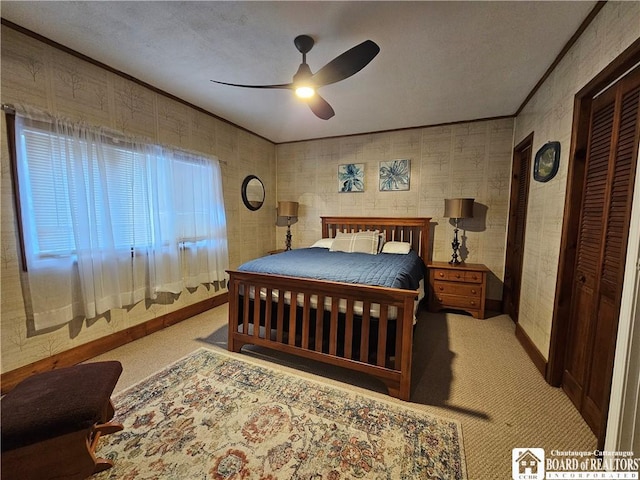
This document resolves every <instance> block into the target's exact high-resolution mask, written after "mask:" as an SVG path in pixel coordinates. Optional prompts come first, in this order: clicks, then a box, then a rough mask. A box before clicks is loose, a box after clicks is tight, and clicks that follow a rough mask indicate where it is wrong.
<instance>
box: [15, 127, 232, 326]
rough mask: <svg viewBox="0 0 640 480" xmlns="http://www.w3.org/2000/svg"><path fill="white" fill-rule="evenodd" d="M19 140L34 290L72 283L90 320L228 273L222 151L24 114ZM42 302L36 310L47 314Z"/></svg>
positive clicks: (72, 296)
mask: <svg viewBox="0 0 640 480" xmlns="http://www.w3.org/2000/svg"><path fill="white" fill-rule="evenodd" d="M15 147H16V148H15V150H16V152H15V153H16V155H15V157H16V158H15V161H16V167H17V168H16V170H17V174H18V190H19V204H20V211H21V225H22V228H21V230H22V232H21V234H22V244H23V249H24V254H25V255H24V256H25V259H26V267H27V271H28V277H29V280H30V286H31V289H32V291H31V297H32V298H38V297H41V296H42V295H44V297H46V298H51V297H52V296H57V295H60V294H61V293H64V292H57V293H55V292H54V291H55V290H56V287H50V286H43V285H46V284H47V283H51V282H58V283H61V284H66V285H69V287H68V288H67V290H69V291H68V292H66V294H63V296H65V295H67V296H68V297H69V300H68V301H69V305H71V306H72V307H71V309H70V310H72V311H73V312H74V315H75V313H77V312H78V311H80V313H81V314H82V315H84V316H86V317H87V318H92V317H93V316H95V315H97V314H99V313H103V312H104V311H106V310H108V309H110V308H114V307H122V306H124V305H128V304H131V303H135V302H137V301H139V300H141V299H142V298H145V297H146V298H155V296H156V294H157V293H158V292H163V291H168V292H173V293H179V292H180V291H182V289H183V288H184V287H195V286H197V285H199V284H201V283H211V282H219V281H222V280H224V278H225V272H224V270H225V269H226V268H227V266H228V265H227V239H226V219H225V214H224V205H223V197H222V180H221V172H220V167H219V163H218V161H217V159H215V158H208V157H203V156H200V155H196V154H193V153H190V152H184V151H180V150H177V149H172V148H168V147H164V146H160V145H155V144H151V143H146V142H139V141H136V140H132V139H124V138H117V137H114V136H113V135H108V134H106V133H105V132H104V131H102V130H100V129H96V128H89V127H86V126H84V125H81V124H73V123H68V122H64V121H62V120H49V121H47V120H46V119H45V120H43V119H39V118H38V119H33V118H27V117H24V118H23V117H22V116H19V115H16V119H15ZM44 278H46V279H47V281H44V280H43V279H44ZM43 288H44V289H45V290H47V292H42V291H41V290H42V289H43ZM34 290H37V291H34ZM52 290H53V291H52ZM78 297H79V298H81V300H80V301H77V298H78ZM45 303H47V302H43V305H41V308H35V307H34V308H33V310H34V315H35V314H38V313H41V314H45V313H51V312H50V305H44V304H45ZM73 305H75V306H73ZM78 305H80V307H78ZM69 313H70V312H67V313H66V314H65V315H68V314H69ZM71 318H72V317H71ZM71 318H67V320H66V321H68V320H71Z"/></svg>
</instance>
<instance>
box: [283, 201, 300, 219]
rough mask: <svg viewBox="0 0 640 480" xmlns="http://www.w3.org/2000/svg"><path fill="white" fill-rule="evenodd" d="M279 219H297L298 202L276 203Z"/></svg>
mask: <svg viewBox="0 0 640 480" xmlns="http://www.w3.org/2000/svg"><path fill="white" fill-rule="evenodd" d="M278 216H279V217H297V216H298V202H278Z"/></svg>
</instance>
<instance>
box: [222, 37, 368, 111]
mask: <svg viewBox="0 0 640 480" xmlns="http://www.w3.org/2000/svg"><path fill="white" fill-rule="evenodd" d="M293 43H294V45H295V46H296V48H297V49H298V51H299V52H300V53H301V54H302V63H301V64H300V66H299V67H298V71H297V72H296V74H295V75H294V76H293V81H292V82H291V83H281V84H278V85H239V84H236V83H227V82H219V81H217V80H211V81H212V82H214V83H219V84H221V85H230V86H232V87H245V88H280V89H288V90H294V91H295V92H296V95H298V96H299V97H300V98H303V99H304V100H306V102H307V104H308V105H309V108H311V111H312V112H313V113H314V114H315V115H316V116H317V117H318V118H321V119H323V120H329V119H330V118H331V117H333V116H334V115H335V112H334V111H333V108H331V105H329V103H328V102H327V101H326V100H325V99H324V98H322V97H321V96H320V95H319V94H318V92H317V89H318V88H320V87H323V86H325V85H330V84H332V83H336V82H339V81H341V80H344V79H345V78H349V77H350V76H352V75H354V74H356V73H358V72H359V71H360V70H362V69H363V68H364V67H365V66H367V64H368V63H369V62H370V61H371V60H373V58H374V57H375V56H376V55H377V54H378V52H380V47H379V46H378V45H377V44H376V43H375V42H373V41H371V40H365V41H364V42H362V43H360V44H359V45H356V46H355V47H353V48H351V49H349V50H347V51H346V52H344V53H343V54H341V55H339V56H337V57H336V58H334V59H333V60H331V61H330V62H329V63H327V64H326V65H325V66H324V67H322V68H321V69H320V70H318V71H317V72H316V73H311V68H309V65H307V53H309V51H310V50H311V49H312V48H313V45H314V40H313V38H311V37H310V36H309V35H298V36H297V37H296V38H295V39H294V41H293Z"/></svg>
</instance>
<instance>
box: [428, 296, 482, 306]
mask: <svg viewBox="0 0 640 480" xmlns="http://www.w3.org/2000/svg"><path fill="white" fill-rule="evenodd" d="M433 297H434V298H433V300H434V301H435V302H436V303H438V304H439V306H440V307H444V306H446V307H449V308H462V309H469V310H478V309H480V307H481V306H482V305H481V303H482V299H481V298H479V297H463V296H461V295H445V294H439V293H434V295H433Z"/></svg>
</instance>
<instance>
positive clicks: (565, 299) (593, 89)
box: [545, 38, 640, 446]
mask: <svg viewBox="0 0 640 480" xmlns="http://www.w3.org/2000/svg"><path fill="white" fill-rule="evenodd" d="M638 62H640V38H639V39H637V40H636V41H634V42H633V43H632V44H631V45H630V46H629V47H628V48H627V49H626V50H625V51H624V52H623V53H622V54H620V55H619V56H618V57H617V58H616V59H615V60H614V61H613V62H611V63H610V64H609V65H608V66H607V67H605V68H604V70H602V71H601V72H600V73H598V74H597V75H596V76H595V77H594V78H593V79H592V80H591V81H589V82H588V83H587V84H586V85H585V86H584V87H583V88H582V89H581V90H580V91H579V92H578V93H577V94H576V96H575V99H574V110H573V127H572V131H571V146H570V150H569V164H568V172H567V190H566V197H565V204H564V213H563V223H562V239H561V245H560V257H559V261H558V277H557V281H556V290H555V300H554V306H553V317H552V324H551V338H550V345H549V357H548V362H547V369H546V375H545V379H546V381H547V382H548V383H549V384H551V385H553V386H560V385H561V384H562V374H563V371H564V365H565V354H566V345H567V340H568V335H569V324H570V321H569V320H570V310H571V303H572V302H571V297H572V292H573V284H574V280H575V279H574V274H575V262H576V251H577V241H578V233H579V230H578V228H579V222H580V211H581V205H582V197H583V194H584V191H583V190H584V178H585V164H586V155H587V143H588V138H589V119H590V114H591V106H592V99H593V97H594V96H595V95H596V94H598V93H599V92H601V91H602V90H604V89H605V88H606V87H608V86H609V85H611V84H612V83H613V82H615V81H616V80H617V79H619V78H620V77H621V76H622V75H624V74H625V73H626V72H627V71H629V70H630V69H631V68H632V67H634V66H635V65H636V64H637V63H638ZM637 194H638V192H636V195H637ZM598 444H599V445H600V446H602V445H603V444H604V438H599V439H598Z"/></svg>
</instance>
